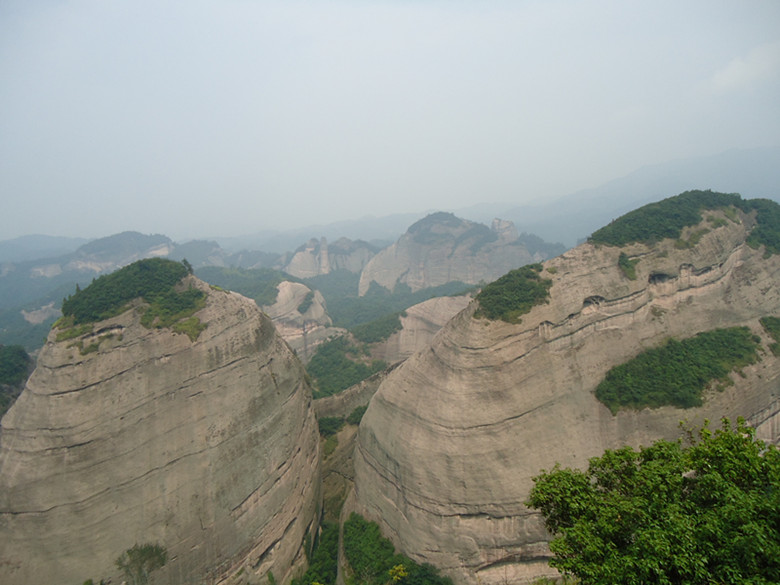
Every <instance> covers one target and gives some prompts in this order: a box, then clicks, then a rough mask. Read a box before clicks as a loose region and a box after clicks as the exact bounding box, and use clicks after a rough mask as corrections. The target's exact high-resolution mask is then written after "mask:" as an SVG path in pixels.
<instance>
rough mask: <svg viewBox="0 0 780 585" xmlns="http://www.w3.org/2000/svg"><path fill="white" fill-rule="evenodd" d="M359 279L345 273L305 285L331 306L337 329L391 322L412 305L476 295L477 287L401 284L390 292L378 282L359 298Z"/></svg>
mask: <svg viewBox="0 0 780 585" xmlns="http://www.w3.org/2000/svg"><path fill="white" fill-rule="evenodd" d="M359 281H360V276H359V275H357V274H353V273H351V272H348V271H346V270H337V271H335V272H333V273H331V274H325V275H322V276H317V277H315V278H307V279H305V280H304V281H303V282H304V283H305V284H306V285H307V286H309V287H311V288H314V289H317V290H318V291H320V293H322V296H323V297H324V298H325V303H326V304H327V306H328V314H329V315H330V317H331V319H333V324H334V325H335V326H336V327H343V328H345V329H349V330H350V331H351V330H352V329H354V328H355V327H357V326H358V325H362V324H364V323H371V322H373V321H376V320H378V319H382V318H387V319H388V320H390V319H392V317H391V315H393V314H397V313H401V312H402V311H404V310H405V309H408V308H409V307H411V306H412V305H416V304H417V303H422V302H423V301H427V300H428V299H432V298H434V297H446V296H455V295H462V294H467V293H470V292H473V291H474V290H475V288H476V287H474V286H471V285H468V284H465V283H463V282H459V281H453V282H448V283H447V284H443V285H441V286H434V287H431V288H426V289H422V290H418V291H417V292H412V289H411V288H410V287H409V286H408V285H407V284H403V283H402V284H398V285H396V287H395V289H394V290H393V291H392V292H391V291H389V290H387V289H386V288H384V287H382V286H380V285H378V284H377V283H375V282H372V283H371V286H370V287H369V289H368V291H367V292H366V294H365V295H363V296H362V297H359V296H358V283H359Z"/></svg>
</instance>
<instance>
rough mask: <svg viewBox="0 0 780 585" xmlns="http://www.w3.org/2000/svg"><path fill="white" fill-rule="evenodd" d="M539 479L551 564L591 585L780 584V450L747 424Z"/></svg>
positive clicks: (534, 493)
mask: <svg viewBox="0 0 780 585" xmlns="http://www.w3.org/2000/svg"><path fill="white" fill-rule="evenodd" d="M688 437H689V445H687V446H683V444H682V442H680V441H677V442H670V441H658V442H656V443H654V444H653V445H652V446H651V447H648V448H641V449H640V450H639V451H635V450H634V449H632V448H631V447H625V448H623V449H618V450H615V451H606V452H605V453H604V455H603V456H601V457H596V458H593V459H591V460H590V464H589V466H588V470H587V471H580V470H572V469H561V468H560V467H559V466H557V465H556V467H555V468H554V469H553V470H552V471H549V472H546V471H544V472H542V474H541V475H539V476H538V477H536V478H534V487H533V489H532V490H531V495H530V498H529V501H528V502H527V504H528V505H529V506H531V507H533V508H537V509H539V510H540V511H541V513H542V515H543V516H544V519H545V524H546V526H547V528H548V530H550V532H551V533H553V534H554V535H555V538H554V540H553V541H552V543H551V544H550V549H551V550H552V552H553V554H554V558H553V559H552V560H551V561H550V565H552V566H554V567H556V568H558V569H559V570H561V571H562V572H563V573H564V574H570V575H574V576H576V577H577V578H579V580H580V582H581V583H582V584H583V585H588V584H595V583H625V584H637V585H638V584H651V583H659V584H677V583H680V584H682V583H686V584H699V583H701V584H704V583H707V584H710V583H744V584H753V585H759V584H768V583H778V582H780V451H778V449H777V448H776V447H775V446H774V445H766V444H764V442H763V441H760V440H757V439H756V438H755V434H754V430H753V429H751V428H749V427H747V426H746V425H745V423H744V421H743V420H741V419H740V420H739V421H738V423H737V424H736V425H735V426H734V427H733V428H732V425H731V423H730V422H729V421H728V419H723V421H722V428H721V429H719V430H716V431H714V432H713V431H711V430H710V428H709V425H708V424H706V423H705V426H704V428H703V429H701V430H700V431H699V433H698V439H696V437H695V436H694V433H692V432H689V433H688Z"/></svg>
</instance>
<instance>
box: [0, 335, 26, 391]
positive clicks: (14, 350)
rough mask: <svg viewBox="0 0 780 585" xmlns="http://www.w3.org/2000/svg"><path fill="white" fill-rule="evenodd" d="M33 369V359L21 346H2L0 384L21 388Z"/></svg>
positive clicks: (0, 347)
mask: <svg viewBox="0 0 780 585" xmlns="http://www.w3.org/2000/svg"><path fill="white" fill-rule="evenodd" d="M31 367H32V359H31V358H30V356H29V355H27V352H26V351H25V350H24V348H23V347H22V346H21V345H0V384H2V385H4V386H17V387H18V386H21V385H22V384H24V383H25V381H26V380H27V376H29V375H30V368H31Z"/></svg>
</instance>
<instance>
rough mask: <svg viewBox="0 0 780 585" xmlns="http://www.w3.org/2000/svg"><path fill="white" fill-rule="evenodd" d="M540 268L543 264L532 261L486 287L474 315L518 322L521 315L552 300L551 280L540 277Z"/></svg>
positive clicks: (479, 297) (479, 298) (478, 296)
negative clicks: (532, 262)
mask: <svg viewBox="0 0 780 585" xmlns="http://www.w3.org/2000/svg"><path fill="white" fill-rule="evenodd" d="M541 271H542V265H541V264H529V265H527V266H523V267H521V268H518V269H516V270H512V271H510V272H508V273H506V274H505V275H504V276H502V277H501V278H499V279H498V280H496V281H494V282H491V283H490V284H488V285H487V286H485V287H484V288H483V289H482V291H481V292H480V293H479V294H478V295H477V300H478V301H479V309H478V310H477V312H476V313H475V314H474V316H475V317H486V318H488V319H501V320H502V321H506V322H508V323H519V322H520V315H524V314H525V313H527V312H528V311H530V310H531V308H532V307H534V306H535V305H541V304H542V303H546V302H549V298H550V287H551V286H552V280H548V279H543V278H541V277H540V276H539V273H540V272H541Z"/></svg>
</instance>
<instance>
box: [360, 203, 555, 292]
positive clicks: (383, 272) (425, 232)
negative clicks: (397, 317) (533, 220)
mask: <svg viewBox="0 0 780 585" xmlns="http://www.w3.org/2000/svg"><path fill="white" fill-rule="evenodd" d="M537 240H538V238H537V239H535V240H533V242H532V244H531V246H529V245H527V242H526V241H524V237H520V236H518V234H517V230H516V229H515V227H514V225H513V224H512V223H511V222H506V221H501V220H498V219H496V220H494V222H493V225H492V226H491V227H490V228H488V227H487V226H486V225H484V224H479V223H474V222H471V221H468V220H464V219H460V218H458V217H456V216H455V215H453V214H451V213H445V212H437V213H433V214H431V215H428V216H426V217H425V218H423V219H421V220H420V221H418V222H416V223H414V224H413V225H412V226H411V227H410V228H409V229H408V230H407V232H406V233H405V234H404V235H403V236H401V237H400V238H399V239H398V241H397V242H396V243H395V244H393V245H391V246H389V247H388V248H385V249H384V250H382V251H381V252H379V253H378V254H377V255H376V256H374V257H373V258H372V259H371V260H370V261H369V262H368V264H367V265H366V267H365V268H364V270H363V272H362V274H361V276H360V285H359V294H360V295H361V296H362V295H364V294H366V293H367V292H368V290H369V288H370V287H371V285H372V283H376V284H377V285H379V286H382V287H384V288H386V289H388V290H391V291H392V290H393V289H395V287H396V286H397V285H399V284H401V285H406V286H408V287H409V288H410V289H411V290H412V291H417V290H420V289H423V288H429V287H434V286H438V285H442V284H445V283H448V282H453V281H461V282H464V283H467V284H477V283H479V282H481V281H489V280H493V279H495V278H497V277H498V276H500V275H501V274H503V273H504V272H506V271H507V270H510V269H512V268H517V267H518V266H522V265H523V264H529V263H531V262H538V261H539V260H543V259H545V258H549V257H550V256H554V255H555V254H557V253H560V252H562V251H563V248H562V247H559V246H555V245H548V246H546V247H542V248H538V247H536V244H537V243H538V242H537ZM529 247H534V248H535V249H529Z"/></svg>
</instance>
